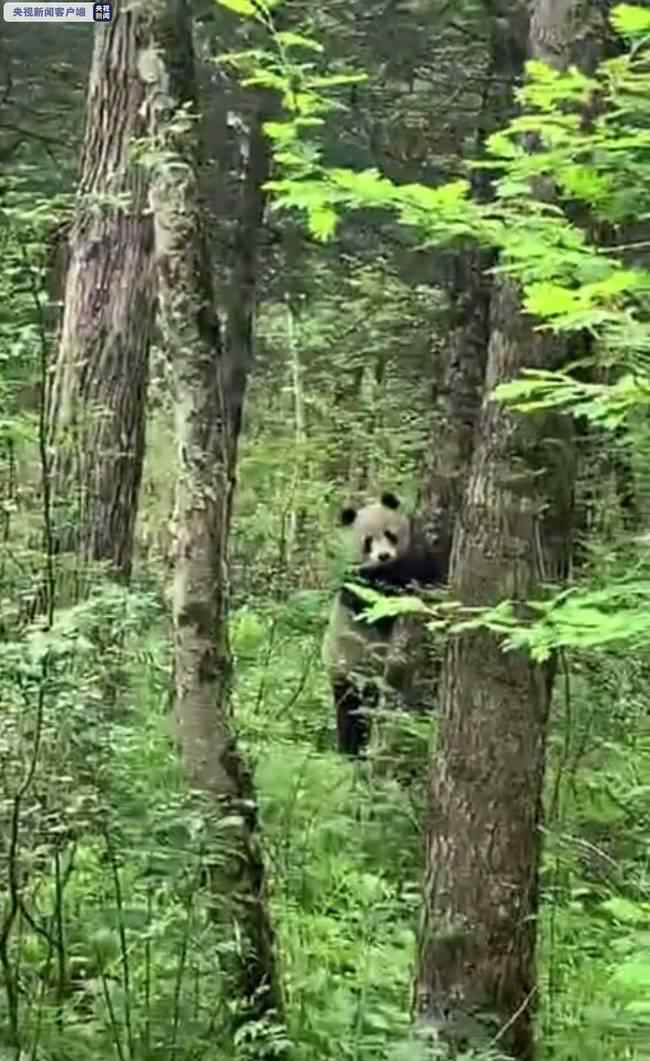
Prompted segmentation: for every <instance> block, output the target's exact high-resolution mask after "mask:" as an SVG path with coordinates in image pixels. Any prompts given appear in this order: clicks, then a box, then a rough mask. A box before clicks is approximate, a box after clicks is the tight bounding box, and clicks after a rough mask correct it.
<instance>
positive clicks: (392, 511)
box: [341, 493, 411, 570]
mask: <svg viewBox="0 0 650 1061" xmlns="http://www.w3.org/2000/svg"><path fill="white" fill-rule="evenodd" d="M341 524H342V526H344V527H348V528H349V529H350V532H351V536H352V545H353V550H354V556H353V560H354V562H355V563H360V564H361V566H362V567H363V568H366V569H367V570H375V569H377V568H381V567H382V565H383V564H388V563H390V562H391V561H392V560H396V559H398V557H400V556H403V555H404V554H405V553H406V552H407V551H408V549H409V546H410V543H411V523H410V520H409V519H408V517H407V516H405V515H404V514H403V513H402V512H401V511H400V503H399V499H398V498H397V497H395V495H394V494H390V493H384V494H382V495H381V498H380V500H379V501H376V502H374V503H373V504H372V505H365V506H364V507H363V508H359V509H356V508H344V509H343V510H342V512H341Z"/></svg>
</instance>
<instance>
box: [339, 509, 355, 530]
mask: <svg viewBox="0 0 650 1061" xmlns="http://www.w3.org/2000/svg"><path fill="white" fill-rule="evenodd" d="M340 518H341V526H342V527H350V526H351V525H352V524H353V523H354V521H355V519H356V518H357V510H356V508H342V509H341V517H340Z"/></svg>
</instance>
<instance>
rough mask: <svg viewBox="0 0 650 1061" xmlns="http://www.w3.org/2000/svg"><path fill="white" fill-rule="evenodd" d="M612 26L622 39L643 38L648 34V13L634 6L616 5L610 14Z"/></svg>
mask: <svg viewBox="0 0 650 1061" xmlns="http://www.w3.org/2000/svg"><path fill="white" fill-rule="evenodd" d="M612 24H613V26H614V29H615V30H616V31H617V32H618V33H620V34H621V35H622V36H624V37H645V35H646V34H648V33H650V11H649V10H648V9H647V8H643V7H638V6H637V5H636V4H618V6H617V7H615V8H614V10H613V12H612Z"/></svg>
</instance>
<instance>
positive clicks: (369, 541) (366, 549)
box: [363, 535, 372, 553]
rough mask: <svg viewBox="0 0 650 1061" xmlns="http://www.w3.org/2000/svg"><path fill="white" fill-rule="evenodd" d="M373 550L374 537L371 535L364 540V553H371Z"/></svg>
mask: <svg viewBox="0 0 650 1061" xmlns="http://www.w3.org/2000/svg"><path fill="white" fill-rule="evenodd" d="M371 549H372V537H371V536H370V535H368V536H367V537H366V538H364V540H363V551H364V553H369V552H370V550H371Z"/></svg>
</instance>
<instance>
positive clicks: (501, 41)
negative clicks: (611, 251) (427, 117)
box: [418, 3, 527, 563]
mask: <svg viewBox="0 0 650 1061" xmlns="http://www.w3.org/2000/svg"><path fill="white" fill-rule="evenodd" d="M493 6H494V10H492V7H493ZM511 8H512V10H509V11H508V14H507V18H503V17H499V10H500V4H499V3H497V4H495V5H492V4H490V5H489V7H488V12H487V13H488V15H489V20H490V32H489V34H488V41H487V46H488V49H489V59H488V63H487V69H486V72H485V83H484V89H483V93H482V105H481V111H480V114H479V119H478V128H477V131H476V138H475V144H474V154H475V155H478V157H481V156H483V154H484V145H485V141H486V140H487V138H488V136H490V135H491V133H493V132H494V131H495V130H496V129H499V128H502V127H503V125H504V124H505V123H506V122H507V121H508V119H509V117H511V116H512V114H513V109H514V87H515V81H516V79H517V78H518V77H520V76H521V71H522V69H523V65H524V61H525V58H526V30H527V19H526V14H525V9H523V8H522V6H521V5H516V4H515V5H511ZM472 185H473V190H474V194H475V195H476V196H477V197H478V198H480V199H486V198H489V197H490V195H491V174H490V173H489V171H487V170H485V169H481V170H478V171H476V172H475V173H474V174H473V177H472ZM446 257H447V267H446V269H445V271H444V285H445V288H446V290H447V295H448V299H449V315H448V321H447V330H446V339H445V342H444V345H443V347H442V350H441V351H440V353H439V355H438V356H437V357H436V364H435V365H434V370H433V412H432V423H431V430H430V446H429V451H428V455H427V461H426V471H425V475H424V479H423V487H422V491H421V496H420V502H419V506H418V507H419V508H420V510H421V513H422V515H421V520H422V526H423V530H424V531H425V533H426V535H427V537H428V538H429V539H430V540H431V541H432V542H435V544H436V547H437V550H438V551H439V553H440V555H441V556H444V557H445V560H446V562H447V563H448V561H449V557H450V555H451V547H452V539H453V533H454V524H455V521H456V517H457V515H458V513H459V511H460V506H461V502H462V497H463V491H464V488H465V484H466V482H467V476H468V473H469V468H470V463H471V458H472V452H473V448H474V437H475V432H476V425H477V420H478V416H479V411H480V408H481V397H482V392H483V381H484V378H485V362H486V357H487V347H488V341H489V333H490V322H489V317H490V295H491V290H492V278H491V276H490V275H489V272H488V271H489V269H490V268H491V267H492V266H493V265H494V264H495V262H496V255H495V254H494V253H492V252H490V251H486V250H481V249H478V248H476V247H473V246H463V247H458V248H455V249H453V250H452V251H451V252H450V253H448V255H447V256H446Z"/></svg>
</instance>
